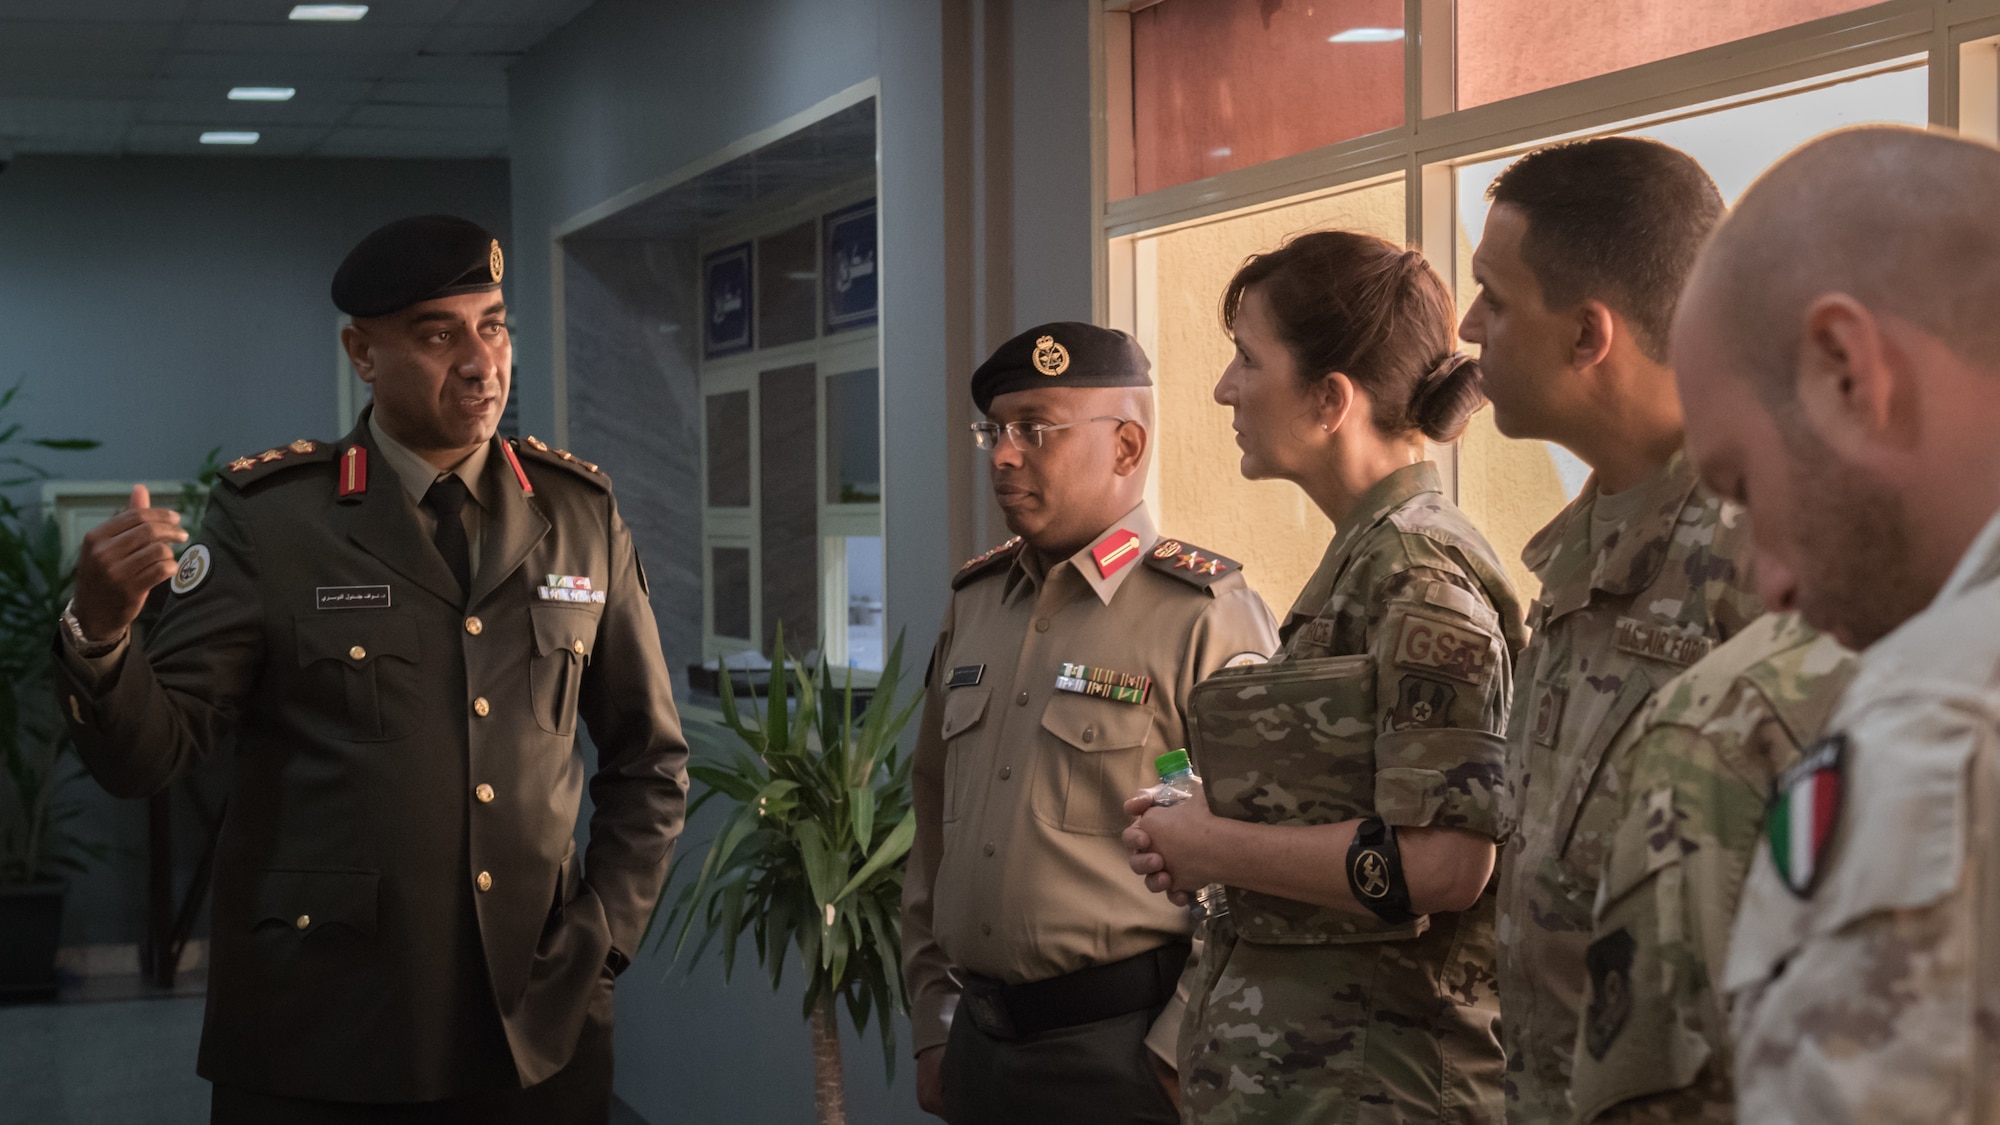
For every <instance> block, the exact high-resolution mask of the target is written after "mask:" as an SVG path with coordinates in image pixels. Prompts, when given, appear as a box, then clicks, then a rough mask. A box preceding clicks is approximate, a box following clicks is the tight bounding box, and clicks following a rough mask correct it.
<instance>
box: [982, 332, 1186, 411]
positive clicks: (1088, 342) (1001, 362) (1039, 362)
mask: <svg viewBox="0 0 2000 1125" xmlns="http://www.w3.org/2000/svg"><path fill="white" fill-rule="evenodd" d="M1152 367H1153V365H1152V363H1151V362H1150V361H1148V360H1147V359H1146V353H1145V350H1144V349H1142V348H1140V347H1139V341H1137V340H1134V339H1133V338H1132V337H1130V336H1128V335H1126V334H1125V333H1123V332H1120V331H1118V330H1116V329H1113V328H1099V327H1098V326H1096V325H1095V324H1079V323H1077V322H1076V321H1073V320H1059V321H1056V322H1055V323H1053V324H1038V325H1036V326H1035V327H1033V328H1030V329H1028V330H1027V331H1026V332H1023V333H1021V334H1020V335H1019V336H1016V337H1014V338H1013V339H1011V340H1009V341H1007V342H1006V343H1004V344H1002V345H1000V346H999V347H998V348H996V349H994V351H993V355H992V357H991V358H989V359H988V360H987V361H986V362H985V363H982V364H980V365H979V370H977V371H975V372H973V373H972V404H973V405H974V406H977V407H978V408H979V412H980V413H981V414H984V413H986V409H987V407H989V406H991V405H993V400H994V399H996V398H998V397H1000V396H1001V395H1004V394H1009V393H1011V392H1014V391H1025V390H1028V389H1030V388H1033V387H1150V386H1152V385H1153V380H1152V378H1151V377H1150V376H1149V375H1147V372H1148V371H1150V370H1152Z"/></svg>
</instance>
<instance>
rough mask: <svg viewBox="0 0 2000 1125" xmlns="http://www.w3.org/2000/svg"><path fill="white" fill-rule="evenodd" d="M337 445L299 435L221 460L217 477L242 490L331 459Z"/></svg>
mask: <svg viewBox="0 0 2000 1125" xmlns="http://www.w3.org/2000/svg"><path fill="white" fill-rule="evenodd" d="M337 445H338V443H337V442H331V441H313V440H311V439H309V438H300V439H298V440H297V441H294V442H289V443H287V444H285V445H276V446H272V447H271V448H269V449H266V450H263V451H261V452H257V453H246V454H244V455H243V456H241V457H238V458H236V459H235V460H232V461H226V462H224V463H223V466H222V474H221V476H220V477H219V478H218V479H219V480H220V481H221V482H222V483H223V484H226V485H228V486H230V487H231V488H234V489H236V490H237V491H239V492H241V491H242V490H243V489H246V488H248V487H250V486H251V485H253V484H256V483H257V482H258V481H261V480H269V479H270V478H272V477H274V476H277V475H278V474H280V473H282V472H284V471H285V470H286V469H288V468H297V467H298V466H300V465H311V464H316V463H319V462H324V461H331V460H333V457H334V454H335V452H336V451H337V450H336V446H337Z"/></svg>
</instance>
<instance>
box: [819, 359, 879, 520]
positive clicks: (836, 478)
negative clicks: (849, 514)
mask: <svg viewBox="0 0 2000 1125" xmlns="http://www.w3.org/2000/svg"><path fill="white" fill-rule="evenodd" d="M877 381H878V380H877V377H876V372H875V369H874V368H872V367H871V368H868V369H867V370H865V371H843V372H841V373H840V374H838V375H829V376H827V378H826V502H827V503H829V504H875V503H879V502H880V501H881V499H882V456H881V441H882V439H881V427H880V424H879V419H878V417H877V410H876V403H875V394H876V384H877Z"/></svg>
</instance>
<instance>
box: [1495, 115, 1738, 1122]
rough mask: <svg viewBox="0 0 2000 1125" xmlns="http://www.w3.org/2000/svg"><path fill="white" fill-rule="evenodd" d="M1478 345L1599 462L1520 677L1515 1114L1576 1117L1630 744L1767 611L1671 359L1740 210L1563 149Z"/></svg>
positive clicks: (1504, 198)
mask: <svg viewBox="0 0 2000 1125" xmlns="http://www.w3.org/2000/svg"><path fill="white" fill-rule="evenodd" d="M1491 195H1492V198H1493V209H1492V211H1491V212H1489V214H1488V217H1487V221H1486V232H1485V237H1484V239H1483V240H1482V241H1481V242H1480V244H1479V249H1478V250H1477V252H1476V253H1474V255H1473V266H1472V269H1473V277H1474V278H1475V280H1477V281H1478V282H1479V285H1480V292H1479V296H1478V298H1477V299H1476V300H1475V301H1474V302H1473V304H1472V307H1471V309H1470V310H1469V311H1468V312H1467V313H1466V315H1465V320H1464V323H1463V324H1462V325H1461V326H1460V330H1459V331H1460V334H1461V335H1462V336H1464V338H1465V339H1467V340H1469V341H1471V342H1473V343H1476V344H1480V345H1482V347H1483V350H1482V352H1481V354H1480V367H1481V370H1482V371H1483V372H1484V375H1485V380H1484V387H1485V390H1486V393H1487V396H1488V397H1489V398H1490V399H1491V400H1492V402H1493V420H1494V424H1495V425H1496V426H1497V427H1498V428H1499V430H1500V432H1501V433H1503V434H1506V435H1508V436H1509V437H1517V438H1540V439H1543V440H1545V441H1552V442H1556V443H1558V444H1560V445H1563V446H1564V447H1566V448H1568V449H1569V450H1570V451H1571V452H1573V453H1575V454H1576V455H1577V457H1579V458H1580V459H1582V460H1583V461H1584V463H1586V464H1588V465H1589V466H1590V467H1591V469H1592V473H1591V477H1590V480H1589V481H1588V482H1587V483H1585V485H1584V486H1583V491H1582V493H1581V494H1579V495H1578V496H1577V498H1576V500H1575V501H1574V502H1572V503H1571V504H1570V505H1569V506H1568V507H1567V508H1565V509H1563V511H1562V512H1561V513H1560V514H1559V515H1557V516H1556V518H1555V519H1554V520H1553V521H1552V522H1551V523H1550V524H1549V525H1548V526H1547V527H1545V528H1543V529H1542V530H1541V531H1540V532H1539V533H1537V534H1536V535H1535V537H1534V538H1533V539H1531V540H1530V541H1529V543H1528V546H1527V549H1526V550H1525V551H1524V552H1523V554H1522V560H1523V561H1524V562H1526V563H1527V565H1528V567H1529V569H1531V570H1533V571H1534V572H1535V575H1536V576H1537V577H1538V578H1540V579H1541V582H1542V590H1541V594H1540V596H1539V597H1538V598H1536V600H1535V602H1534V604H1533V605H1532V606H1531V607H1530V608H1529V611H1528V627H1529V630H1530V631H1531V633H1532V639H1531V640H1530V642H1529V644H1528V647H1527V649H1526V650H1525V651H1523V652H1522V654H1521V657H1520V660H1519V663H1518V664H1517V665H1516V668H1515V675H1514V685H1515V704H1514V711H1513V716H1512V719H1511V723H1510V727H1509V730H1508V757H1507V769H1506V776H1507V793H1508V800H1507V802H1506V805H1507V808H1506V810H1505V811H1506V815H1505V818H1504V820H1503V825H1502V830H1503V833H1505V836H1504V837H1503V838H1504V839H1505V842H1506V846H1505V847H1503V848H1502V849H1501V852H1500V912H1499V923H1498V931H1499V943H1500V958H1499V987H1500V1010H1501V1031H1502V1036H1503V1041H1504V1044H1505V1046H1506V1049H1507V1084H1506V1093H1507V1119H1508V1120H1509V1121H1512V1122H1521V1123H1532V1125H1546V1123H1548V1122H1560V1121H1567V1120H1569V1117H1570V1114H1571V1113H1572V1112H1573V1107H1572V1106H1571V1102H1570V1090H1569V1087H1570V1077H1571V1074H1570V1068H1571V1060H1572V1058H1573V1052H1574V1049H1575V1045H1576V1036H1577V1028H1578V1023H1579V1020H1580V1019H1581V1017H1582V1015H1583V1012H1584V1004H1583V992H1584V983H1585V981H1586V979H1587V975H1588V974H1587V971H1586V955H1585V949H1586V946H1588V945H1589V943H1590V927H1591V907H1592V903H1593V902H1594V901H1595V899H1596V896H1597V887H1598V882H1599V877H1600V875H1601V874H1602V872H1603V865H1604V853H1605V849H1606V847H1607V845H1608V844H1609V843H1610V836H1611V830H1612V829H1613V828H1614V827H1615V826H1616V824H1617V822H1618V818H1619V815H1620V813H1621V811H1622V809H1623V805H1624V794H1625V788H1624V786H1623V785H1622V783H1621V781H1620V769H1621V764H1620V763H1619V762H1617V761H1615V760H1613V759H1612V758H1611V757H1610V755H1609V753H1608V751H1609V749H1610V747H1611V746H1612V744H1613V742H1614V740H1615V739H1616V738H1617V736H1618V733H1619V731H1620V730H1621V729H1622V728H1624V727H1625V726H1626V724H1628V723H1629V722H1631V721H1632V719H1633V718H1634V717H1635V716H1636V715H1638V713H1639V709H1640V707H1641V706H1642V705H1643V704H1644V703H1645V702H1646V699H1647V697H1648V696H1650V695H1651V694H1652V693H1653V692H1654V691H1655V690H1656V689H1657V688H1658V687H1659V686H1660V685H1662V684H1664V683H1666V682H1667V681H1668V680H1670V679H1672V678H1673V677H1674V676H1676V675H1678V674H1679V673H1680V672H1682V671H1684V670H1685V669H1686V668H1687V667H1688V666H1689V665H1691V664H1693V663H1694V662H1695V661H1697V660H1699V659H1701V657H1703V656H1705V655H1706V654H1707V653H1708V651H1709V649H1710V648H1711V647H1712V646H1713V645H1715V644H1717V643H1719V642H1721V641H1723V640H1726V639H1728V638H1729V637H1730V636H1732V635H1734V634H1735V633H1736V632H1737V631H1738V630H1740V629H1741V628H1743V627H1744V626H1745V625H1747V624H1748V623H1749V622H1750V621H1751V619H1752V618H1754V617H1756V616H1757V615H1758V613H1759V612H1761V608H1760V605H1759V602H1758V600H1757V598H1756V596H1755V595H1754V594H1753V593H1752V592H1751V590H1750V588H1749V577H1750V576H1749V573H1748V569H1749V568H1748V567H1747V566H1746V565H1745V563H1746V562H1747V556H1748V544H1747V542H1746V538H1747V528H1746V527H1745V524H1744V520H1743V514H1742V511H1741V509H1739V508H1737V507H1735V506H1734V505H1729V504H1724V503H1723V502H1722V501H1721V500H1720V499H1719V498H1718V497H1716V496H1715V495H1714V494H1712V493H1710V492H1708V491H1707V490H1705V489H1703V488H1701V487H1700V486H1699V484H1698V483H1697V482H1696V480H1695V472H1694V467H1693V465H1692V464H1690V463H1689V462H1688V460H1687V458H1686V456H1685V454H1684V453H1683V452H1682V450H1681V440H1682V435H1681V408H1680V402H1679V400H1678V399H1677V397H1676V395H1675V390H1674V382H1673V374H1672V372H1671V370H1669V368H1668V367H1667V366H1666V360H1667V333H1668V329H1669V325H1670V322H1671V318H1672V315H1673V310H1674V303H1675V301H1676V300H1677V299H1678V297H1679V292H1680V286H1681V282H1682V280H1683V279H1684V278H1685V276H1686V271H1687V270H1688V269H1689V268H1690V267H1691V265H1692V263H1693V260H1694V255H1695V253H1696V251H1697V249H1698V248H1699V246H1700V245H1701V241H1702V239H1703V238H1704V237H1706V235H1707V234H1708V232H1709V230H1710V229H1711V228H1712V227H1713V226H1714V224H1715V222H1716V221H1717V220H1718V219H1719V218H1720V217H1721V215H1722V199H1721V197H1720V196H1719V195H1718V194H1717V192H1716V189H1715V184H1714V183H1713V181H1711V180H1710V179H1709V177H1708V174H1707V173H1706V172H1704V171H1702V169H1701V167H1700V166H1699V165H1697V164H1696V163H1695V162H1694V161H1693V160H1691V159H1689V158H1688V156H1687V155H1686V154H1684V153H1681V152H1679V151H1676V150H1675V149H1672V148H1669V147H1667V146H1666V145H1662V144H1659V143H1657V142H1653V141H1645V140H1637V139H1633V138H1626V137H1610V138H1602V139H1597V140H1590V141H1581V142H1576V143H1573V144H1565V145H1558V146H1555V147H1552V148H1546V149H1542V150H1539V151H1537V152H1533V153H1530V154H1529V155H1527V156H1525V157H1523V158H1521V159H1520V160H1519V161H1516V162H1515V163H1514V164H1513V165H1512V166H1511V167H1510V168H1508V169H1507V171H1505V172H1503V173H1501V175H1500V177H1499V179H1497V180H1495V181H1494V184H1493V188H1492V191H1491Z"/></svg>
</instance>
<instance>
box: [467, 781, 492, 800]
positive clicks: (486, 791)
mask: <svg viewBox="0 0 2000 1125" xmlns="http://www.w3.org/2000/svg"><path fill="white" fill-rule="evenodd" d="M472 795H473V796H475V797H477V798H479V803H480V804H482V805H483V804H486V803H487V802H489V801H491V800H493V787H492V786H491V785H488V784H486V783H485V782H483V781H482V782H480V783H479V788H477V789H474V790H473V791H472Z"/></svg>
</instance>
